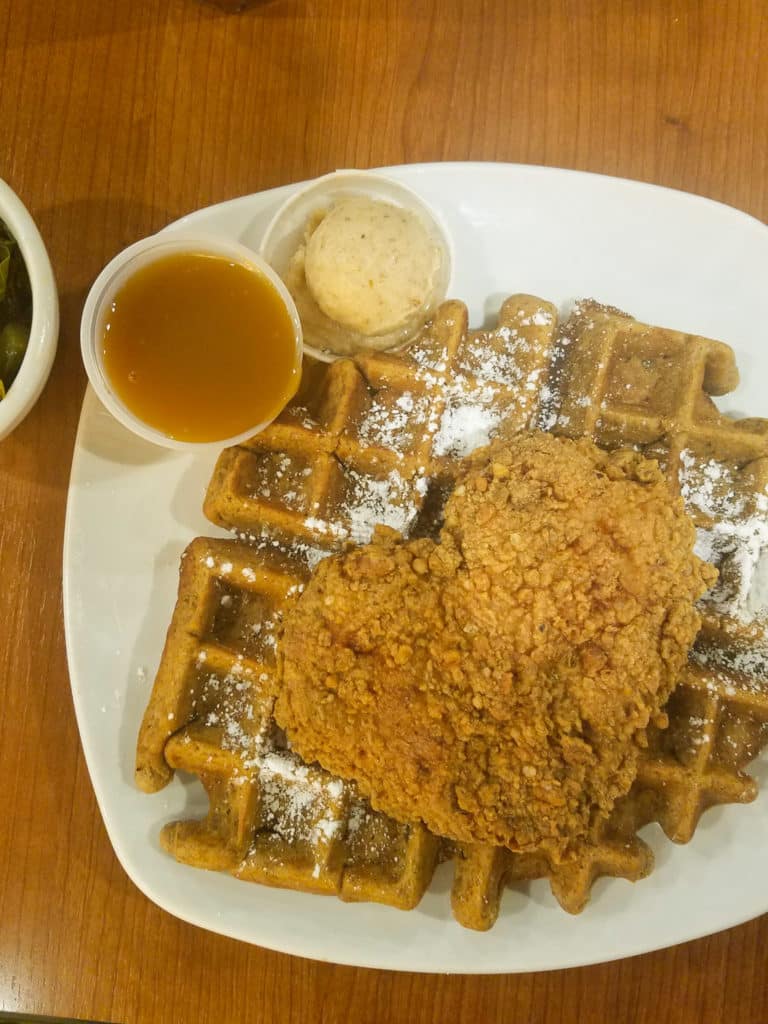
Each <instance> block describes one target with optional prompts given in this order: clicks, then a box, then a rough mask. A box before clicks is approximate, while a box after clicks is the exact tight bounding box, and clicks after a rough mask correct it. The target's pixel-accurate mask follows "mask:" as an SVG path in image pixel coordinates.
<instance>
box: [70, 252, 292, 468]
mask: <svg viewBox="0 0 768 1024" xmlns="http://www.w3.org/2000/svg"><path fill="white" fill-rule="evenodd" d="M80 343H81V350H82V355H83V362H84V363H85V369H86V372H87V374H88V378H89V380H90V382H91V384H92V386H93V388H94V390H95V391H96V394H97V395H98V396H99V398H100V399H101V401H102V403H103V404H104V405H105V406H106V407H107V409H108V410H109V411H110V412H111V413H112V415H113V416H115V418H116V419H117V420H119V421H120V423H122V424H123V425H124V426H125V427H127V428H128V429H129V430H131V431H133V433H135V434H138V435H139V436H140V437H142V438H144V439H145V440H147V441H151V442H153V443H155V444H158V445H162V446H163V447H166V448H182V449H190V448H194V449H197V448H200V447H204V446H216V447H223V446H226V445H231V444H237V443H238V442H240V441H244V440H246V439H247V438H249V437H252V436H253V435H254V434H257V433H258V432H259V431H260V430H263V429H264V427H266V426H268V425H269V423H271V422H272V420H273V419H274V418H275V417H276V416H277V415H278V414H279V413H280V411H281V410H282V409H283V408H284V407H285V405H286V404H287V403H288V401H290V399H291V398H292V397H293V395H294V394H295V393H296V390H297V388H298V386H299V381H300V379H301V357H302V332H301V324H300V322H299V316H298V313H297V312H296V307H295V306H294V304H293V300H292V298H291V296H290V294H289V292H288V290H287V289H286V287H285V285H284V284H283V282H282V281H281V280H280V278H279V277H278V276H277V274H276V273H275V272H274V271H273V270H272V269H271V268H270V266H269V265H268V264H267V263H266V262H265V261H264V260H263V259H261V258H260V257H259V256H258V255H257V254H256V253H254V252H253V251H252V250H250V249H248V248H246V247H245V246H243V245H240V244H239V243H237V242H231V241H227V240H222V239H220V238H208V237H205V236H188V235H170V236H169V235H155V236H153V237H151V238H146V239H144V240H142V241H141V242H137V243H136V244H135V245H132V246H130V247H129V248H127V249H125V250H124V251H123V252H122V253H120V255H118V256H117V257H115V259H114V260H112V262H111V263H109V264H108V265H107V266H106V267H105V268H104V270H103V271H102V273H101V274H100V275H99V277H98V278H97V280H96V282H95V283H94V285H93V287H92V288H91V291H90V293H89V295H88V298H87V300H86V303H85V308H84V311H83V318H82V322H81V330H80Z"/></svg>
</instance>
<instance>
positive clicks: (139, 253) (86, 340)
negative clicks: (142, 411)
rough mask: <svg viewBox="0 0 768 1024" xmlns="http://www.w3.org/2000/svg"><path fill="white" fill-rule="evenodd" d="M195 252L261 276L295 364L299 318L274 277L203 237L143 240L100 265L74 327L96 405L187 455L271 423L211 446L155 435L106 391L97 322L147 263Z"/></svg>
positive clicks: (235, 245)
mask: <svg viewBox="0 0 768 1024" xmlns="http://www.w3.org/2000/svg"><path fill="white" fill-rule="evenodd" d="M180 252H195V253H206V254H209V255H212V256H223V257H225V258H227V259H231V260H232V261H233V262H235V263H239V264H240V265H241V266H244V267H247V268H248V269H249V270H253V271H255V272H256V273H259V274H261V275H262V276H263V277H265V278H266V279H267V280H268V281H269V282H270V284H272V285H273V286H274V288H275V289H276V291H277V292H278V294H279V295H280V298H281V299H282V300H283V302H284V304H285V307H286V310H287V312H288V314H289V316H290V318H291V322H292V323H293V332H294V343H295V351H296V357H297V361H299V362H300V360H301V351H302V334H301V323H300V321H299V314H298V313H297V312H296V307H295V306H294V304H293V299H292V298H291V296H290V293H289V292H288V289H287V288H286V287H285V285H284V284H283V282H282V281H281V280H280V278H279V277H278V275H277V274H276V273H275V272H274V270H272V268H271V267H270V266H269V264H267V263H266V262H265V261H264V260H262V259H261V257H260V256H258V254H257V253H255V252H254V251H253V250H252V249H249V248H248V247H247V246H245V245H240V243H239V242H232V241H228V240H225V239H222V238H218V237H211V236H207V235H198V234H195V235H191V234H187V233H186V232H185V233H183V234H177V233H176V232H174V233H173V235H170V236H169V235H167V234H165V233H160V234H159V235H151V236H150V237H149V238H143V239H142V240H141V241H140V242H135V243H134V244H133V245H129V246H128V248H127V249H123V251H122V252H121V253H119V254H118V255H117V256H115V258H114V259H113V260H112V261H111V262H110V263H108V264H107V265H106V267H105V268H104V269H103V270H102V272H101V273H100V274H99V276H98V277H97V278H96V280H95V281H94V283H93V286H92V288H91V290H90V291H89V293H88V297H87V299H86V300H85V306H84V308H83V317H82V320H81V322H80V349H81V352H82V356H83V363H84V364H85V371H86V373H87V374H88V379H89V380H90V382H91V385H92V386H93V389H94V391H95V392H96V394H97V395H98V396H99V398H100V400H101V402H102V404H103V405H104V406H106V408H107V409H108V410H109V412H111V413H112V415H113V416H114V417H115V419H116V420H118V421H119V422H120V423H122V424H123V426H124V427H127V428H128V430H130V431H132V432H133V433H134V434H137V435H138V436H139V437H142V438H144V440H145V441H151V442H152V443H153V444H157V445H161V446H162V447H163V448H176V449H184V450H187V451H201V450H205V449H216V448H225V447H228V446H229V445H233V444H238V443H239V442H240V441H245V440H247V439H248V438H249V437H253V436H254V434H258V433H259V431H261V430H263V429H264V428H265V427H267V426H269V424H270V422H271V420H265V421H262V422H258V423H254V424H253V425H252V426H251V427H249V428H248V429H247V430H244V431H243V432H242V433H240V434H237V435H235V436H234V437H228V438H222V439H221V440H217V441H180V440H178V439H176V438H173V437H169V436H168V435H167V434H164V433H163V432H162V431H161V430H157V429H156V428H155V427H151V426H149V424H147V423H145V422H144V421H143V420H141V419H139V417H138V416H136V415H135V414H134V413H133V412H131V410H130V409H129V408H128V406H127V405H126V404H125V403H124V402H123V401H122V399H121V398H120V397H119V395H118V394H117V392H116V391H115V390H114V388H113V387H112V384H111V383H110V380H109V377H108V376H107V374H106V372H105V369H104V357H103V353H102V347H101V330H100V327H101V323H102V319H103V316H104V313H105V312H106V310H107V309H108V308H109V305H110V304H111V302H112V299H113V298H114V296H115V293H116V292H117V290H118V289H119V288H120V286H121V285H122V284H123V283H124V282H125V281H126V280H127V279H128V278H129V277H130V276H131V275H132V274H134V273H135V272H136V271H137V270H139V269H140V268H141V267H144V266H147V265H148V264H150V263H153V262H154V261H155V260H158V259H162V258H163V257H164V256H169V255H171V254H173V253H180Z"/></svg>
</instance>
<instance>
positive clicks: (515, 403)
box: [204, 295, 557, 567]
mask: <svg viewBox="0 0 768 1024" xmlns="http://www.w3.org/2000/svg"><path fill="white" fill-rule="evenodd" d="M556 325H557V312H556V310H555V307H554V306H552V305H551V304H550V303H548V302H544V301H542V300H540V299H536V298H534V297H532V296H526V295H516V296H513V297H512V298H510V299H508V300H507V301H506V302H505V303H504V305H503V306H502V308H501V311H500V313H499V318H498V323H497V325H496V327H495V328H494V329H492V330H487V331H469V330H468V329H467V310H466V307H465V306H464V305H463V304H462V303H460V302H446V303H444V304H443V305H442V306H440V307H439V309H438V311H437V314H436V317H435V320H434V322H433V324H432V325H431V327H430V328H429V329H428V330H426V331H425V332H424V333H423V334H422V335H421V336H420V338H419V339H417V340H416V341H415V342H414V343H413V344H412V345H411V346H409V348H408V349H406V350H405V351H403V352H401V353H398V354H388V353H369V354H366V355H363V356H359V357H358V358H357V359H355V360H346V359H345V360H339V361H337V362H335V363H332V364H331V365H330V367H329V368H327V369H326V368H325V367H324V366H318V365H317V364H315V365H313V366H310V368H309V372H308V373H307V374H306V375H305V378H304V382H303V385H302V388H301V391H300V393H299V395H298V396H297V398H296V400H295V401H294V402H293V403H292V404H291V406H290V407H289V408H288V409H287V410H286V411H285V412H284V413H283V414H282V416H281V417H280V418H279V419H278V421H277V422H276V423H275V424H274V425H273V426H272V427H270V428H269V429H268V430H265V431H264V432H263V433H261V434H259V435H258V436H257V437H255V438H254V439H253V440H252V441H250V442H248V443H247V444H244V445H242V446H240V447H235V448H230V449H228V450H227V451H225V452H224V453H223V454H222V455H221V457H220V458H219V460H218V463H217V465H216V468H215V470H214V474H213V478H212V480H211V483H210V486H209V488H208V493H207V496H206V500H205V506H204V508H205V513H206V515H207V516H208V518H209V519H210V520H211V521H212V522H214V523H216V524H217V525H218V526H223V527H225V528H227V529H234V530H235V531H237V532H238V533H239V534H240V535H241V536H242V537H244V538H245V539H248V540H250V541H252V542H256V543H259V542H262V543H264V544H269V543H270V542H272V543H277V544H279V545H283V546H286V547H288V548H290V549H291V550H292V551H298V552H300V553H301V554H302V555H303V557H304V559H305V561H306V562H307V564H308V566H309V567H312V566H313V565H314V564H316V562H317V560H318V558H320V557H322V556H323V555H324V554H327V553H329V552H331V551H338V550H341V549H342V548H343V546H344V544H345V543H346V542H348V541H353V542H355V543H365V542H366V541H368V540H370V538H371V535H372V532H373V527H374V525H375V524H376V523H381V524H384V525H387V526H391V527H393V528H395V529H397V530H399V531H400V532H402V533H405V534H408V535H426V534H434V533H435V532H436V530H437V526H438V525H439V511H440V508H441V506H442V500H441V499H442V497H443V496H444V495H445V493H447V491H448V490H449V489H450V485H451V481H452V479H453V477H454V476H455V473H456V472H457V470H458V468H459V466H460V464H461V458H462V457H463V456H465V455H468V454H469V453H470V451H472V450H474V449H475V448H477V447H479V446H480V445H482V444H485V443H487V442H488V441H489V440H490V439H491V438H492V437H494V436H498V435H500V434H501V433H503V432H509V433H515V432H517V431H519V430H523V429H526V428H528V427H530V426H531V425H532V424H533V422H534V421H535V419H536V417H537V415H538V412H539V404H540V399H541V394H542V386H543V384H544V380H545V376H546V373H547V368H548V366H549V360H550V355H551V352H552V347H553V343H554V337H555V329H556Z"/></svg>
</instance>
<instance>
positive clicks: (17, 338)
mask: <svg viewBox="0 0 768 1024" xmlns="http://www.w3.org/2000/svg"><path fill="white" fill-rule="evenodd" d="M28 342H29V325H28V324H18V323H11V324H6V325H5V327H4V328H3V329H2V331H0V380H4V381H6V380H7V381H8V382H9V383H10V381H12V380H13V378H14V377H15V376H16V374H17V373H18V372H19V368H20V367H21V361H22V359H23V358H24V353H25V352H26V351H27V343H28Z"/></svg>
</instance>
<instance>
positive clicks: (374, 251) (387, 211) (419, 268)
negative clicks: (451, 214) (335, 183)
mask: <svg viewBox="0 0 768 1024" xmlns="http://www.w3.org/2000/svg"><path fill="white" fill-rule="evenodd" d="M439 271H440V252H439V250H438V247H437V245H436V244H435V242H434V241H433V239H432V238H431V237H430V234H429V232H428V231H427V229H426V228H425V226H424V225H423V224H422V222H421V220H420V219H419V217H418V216H417V215H416V214H415V213H413V212H412V211H410V210H406V209H403V208H402V207H399V206H395V205H393V204H392V203H386V202H382V201H381V200H378V199H371V198H369V197H367V196H357V197H352V198H349V199H344V200H341V201H340V202H338V203H336V204H335V205H334V206H333V207H332V208H331V209H330V210H329V211H328V213H327V214H325V216H323V217H322V219H321V220H320V221H319V223H318V224H317V227H315V229H314V231H312V232H311V234H310V235H309V238H308V240H307V243H306V253H305V257H304V272H305V275H306V282H307V286H308V288H309V290H310V292H311V294H312V297H313V298H314V300H315V302H316V303H317V305H318V306H319V307H320V309H321V310H322V312H323V313H325V315H326V316H328V317H330V319H332V320H335V321H336V322H337V323H338V324H340V325H342V326H343V327H345V328H347V329H349V330H351V331H355V332H357V333H359V334H363V335H366V336H372V335H378V334H385V333H389V332H391V331H397V330H400V329H402V328H404V327H407V326H408V325H409V323H410V322H411V321H412V319H413V318H414V317H417V316H418V315H419V314H420V313H421V311H422V310H423V309H424V307H425V306H427V304H428V303H429V301H430V299H431V296H432V294H433V292H434V289H435V284H436V281H437V277H438V274H439Z"/></svg>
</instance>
